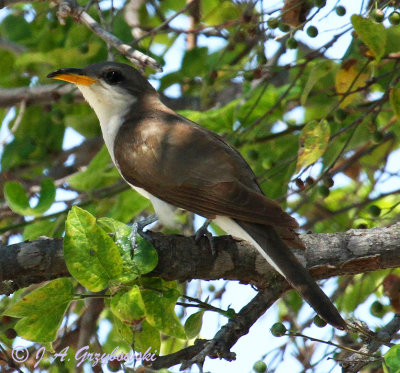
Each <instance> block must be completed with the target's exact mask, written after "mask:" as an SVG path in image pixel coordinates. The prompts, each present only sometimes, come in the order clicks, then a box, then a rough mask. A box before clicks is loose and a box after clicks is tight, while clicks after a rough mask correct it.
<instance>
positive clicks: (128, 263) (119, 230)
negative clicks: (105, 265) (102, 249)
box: [98, 218, 158, 282]
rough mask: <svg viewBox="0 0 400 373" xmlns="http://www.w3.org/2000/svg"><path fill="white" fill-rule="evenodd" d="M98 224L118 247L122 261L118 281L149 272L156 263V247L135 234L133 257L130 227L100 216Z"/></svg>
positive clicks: (131, 278) (129, 279) (128, 279)
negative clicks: (121, 269)
mask: <svg viewBox="0 0 400 373" xmlns="http://www.w3.org/2000/svg"><path fill="white" fill-rule="evenodd" d="M98 224H99V225H100V226H101V227H102V228H103V229H104V230H105V231H106V232H108V233H111V234H112V235H113V236H114V237H115V243H116V244H117V246H118V247H119V249H120V254H121V257H122V261H123V271H122V274H121V275H120V276H119V278H118V280H119V281H120V282H129V281H132V280H134V279H135V278H137V277H138V276H140V275H143V274H145V273H149V272H151V271H152V270H153V269H154V268H155V267H156V266H157V263H158V255H157V251H156V249H155V248H154V247H153V245H151V244H150V243H149V242H148V241H147V240H145V239H143V238H142V237H140V236H139V235H137V236H136V244H137V246H136V247H135V250H134V254H133V258H132V248H131V241H130V235H131V233H132V228H131V227H129V226H128V225H126V224H123V223H121V222H119V221H117V220H114V219H111V218H100V219H99V220H98Z"/></svg>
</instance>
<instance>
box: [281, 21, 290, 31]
mask: <svg viewBox="0 0 400 373" xmlns="http://www.w3.org/2000/svg"><path fill="white" fill-rule="evenodd" d="M279 30H281V31H282V32H288V31H289V30H290V26H289V25H286V24H285V23H282V22H280V23H279Z"/></svg>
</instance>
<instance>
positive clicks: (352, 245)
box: [0, 223, 400, 294]
mask: <svg viewBox="0 0 400 373" xmlns="http://www.w3.org/2000/svg"><path fill="white" fill-rule="evenodd" d="M151 236H152V239H153V243H154V246H155V247H156V249H157V251H158V256H159V263H158V266H157V268H156V269H155V270H154V271H153V272H152V273H151V275H153V276H160V277H163V278H164V279H166V280H179V281H188V280H192V279H194V278H197V279H203V280H214V279H220V278H224V279H227V280H236V281H240V282H242V283H248V284H252V285H255V286H257V287H259V288H265V287H267V286H269V285H270V283H271V279H272V278H273V276H275V272H274V271H272V270H271V267H270V266H269V265H268V263H267V262H266V261H265V260H264V259H263V258H262V257H261V256H259V255H258V254H257V251H256V250H255V249H254V248H253V247H252V246H251V245H249V244H247V243H246V242H245V241H235V240H233V239H232V238H231V237H229V236H223V237H215V238H214V242H215V248H216V251H217V253H216V255H215V256H213V255H211V254H210V249H209V244H208V240H207V239H204V240H203V239H202V240H200V242H199V243H198V244H196V242H195V240H194V238H193V237H183V236H180V235H164V234H162V233H157V232H151ZM301 238H302V240H303V241H304V242H305V244H306V246H307V250H306V251H305V252H300V253H297V254H299V255H298V256H299V258H300V260H302V261H303V263H305V264H306V265H307V267H308V268H310V269H311V273H312V275H313V276H314V277H316V278H318V279H322V278H328V277H332V276H337V275H349V274H356V273H364V272H367V271H372V270H378V269H384V268H394V267H399V266H400V250H399V248H400V223H397V224H394V225H392V226H391V227H388V228H385V227H383V228H373V229H368V230H363V229H358V230H350V231H348V232H343V233H332V234H303V235H301ZM66 275H68V272H67V269H66V267H65V264H64V261H63V255H62V240H61V239H51V240H50V239H49V240H42V241H34V242H23V243H20V244H15V245H10V246H2V247H0V282H1V283H2V287H1V288H0V293H2V294H10V293H12V292H13V291H15V290H16V289H18V288H19V287H23V286H27V284H29V283H35V282H41V281H46V280H49V279H51V278H56V277H62V276H66Z"/></svg>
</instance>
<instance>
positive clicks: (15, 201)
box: [4, 179, 56, 216]
mask: <svg viewBox="0 0 400 373" xmlns="http://www.w3.org/2000/svg"><path fill="white" fill-rule="evenodd" d="M40 186H41V190H40V195H39V201H38V203H37V205H36V207H30V205H29V200H28V197H27V195H26V193H25V190H24V188H23V186H22V185H21V184H20V183H18V182H16V181H8V182H7V183H6V184H5V185H4V197H5V199H6V201H7V203H8V205H9V206H10V208H11V210H13V211H14V212H16V213H17V214H20V215H28V216H40V215H43V213H44V212H46V211H47V210H48V209H49V208H50V206H51V205H52V204H53V202H54V199H55V197H56V187H55V185H54V182H53V180H52V179H44V180H43V181H42V182H41V183H40Z"/></svg>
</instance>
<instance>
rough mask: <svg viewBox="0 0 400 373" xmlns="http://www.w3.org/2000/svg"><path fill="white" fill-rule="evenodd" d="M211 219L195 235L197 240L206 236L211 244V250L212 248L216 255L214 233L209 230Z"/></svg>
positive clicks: (213, 253) (212, 252)
mask: <svg viewBox="0 0 400 373" xmlns="http://www.w3.org/2000/svg"><path fill="white" fill-rule="evenodd" d="M210 223H211V220H210V219H207V220H206V221H205V222H204V224H203V225H202V226H201V227H200V228H199V229H198V230H197V232H196V233H195V235H194V240H195V241H196V243H197V242H199V241H200V238H201V237H206V238H207V240H208V243H209V244H210V250H211V254H212V255H215V253H216V249H215V245H214V240H213V235H212V233H211V232H209V230H208V226H209V225H210Z"/></svg>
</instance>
